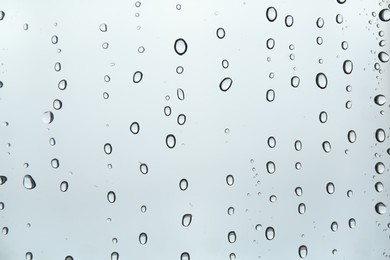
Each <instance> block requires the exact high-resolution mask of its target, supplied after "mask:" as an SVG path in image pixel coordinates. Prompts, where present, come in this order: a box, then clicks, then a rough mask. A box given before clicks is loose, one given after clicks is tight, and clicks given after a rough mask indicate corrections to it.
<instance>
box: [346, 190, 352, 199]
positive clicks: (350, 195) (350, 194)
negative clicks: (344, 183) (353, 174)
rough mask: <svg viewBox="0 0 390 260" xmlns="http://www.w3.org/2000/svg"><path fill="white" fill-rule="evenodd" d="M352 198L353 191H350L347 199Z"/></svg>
mask: <svg viewBox="0 0 390 260" xmlns="http://www.w3.org/2000/svg"><path fill="white" fill-rule="evenodd" d="M352 196H353V191H352V190H348V191H347V197H348V198H351V197H352Z"/></svg>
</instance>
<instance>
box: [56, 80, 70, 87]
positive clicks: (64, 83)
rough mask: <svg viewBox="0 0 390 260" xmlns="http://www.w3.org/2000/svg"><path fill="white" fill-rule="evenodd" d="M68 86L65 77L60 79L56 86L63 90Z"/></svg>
mask: <svg viewBox="0 0 390 260" xmlns="http://www.w3.org/2000/svg"><path fill="white" fill-rule="evenodd" d="M67 86H68V82H67V81H66V80H65V79H62V80H61V81H60V82H58V88H59V89H60V90H65V89H66V87H67Z"/></svg>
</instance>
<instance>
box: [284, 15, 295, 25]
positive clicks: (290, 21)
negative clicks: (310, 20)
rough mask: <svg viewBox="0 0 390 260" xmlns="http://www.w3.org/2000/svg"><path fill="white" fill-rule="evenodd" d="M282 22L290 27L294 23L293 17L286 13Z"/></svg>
mask: <svg viewBox="0 0 390 260" xmlns="http://www.w3.org/2000/svg"><path fill="white" fill-rule="evenodd" d="M284 24H285V25H286V26H287V27H291V26H292V25H293V24H294V17H292V16H291V15H287V16H286V18H285V19H284Z"/></svg>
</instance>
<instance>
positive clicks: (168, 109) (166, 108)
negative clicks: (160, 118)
mask: <svg viewBox="0 0 390 260" xmlns="http://www.w3.org/2000/svg"><path fill="white" fill-rule="evenodd" d="M171 113H172V109H171V107H170V106H166V107H164V114H165V115H166V116H170V115H171Z"/></svg>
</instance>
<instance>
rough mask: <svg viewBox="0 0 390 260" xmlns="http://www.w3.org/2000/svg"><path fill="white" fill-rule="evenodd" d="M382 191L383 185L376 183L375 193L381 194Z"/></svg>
mask: <svg viewBox="0 0 390 260" xmlns="http://www.w3.org/2000/svg"><path fill="white" fill-rule="evenodd" d="M383 189H384V186H383V183H382V182H380V181H378V182H377V183H375V190H376V191H377V192H382V191H383Z"/></svg>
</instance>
